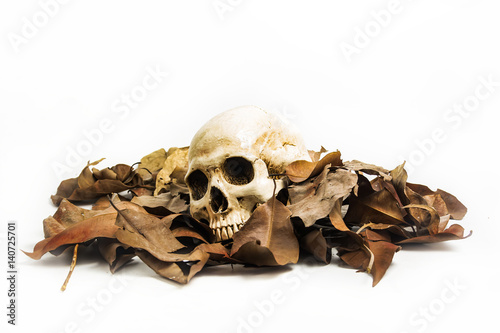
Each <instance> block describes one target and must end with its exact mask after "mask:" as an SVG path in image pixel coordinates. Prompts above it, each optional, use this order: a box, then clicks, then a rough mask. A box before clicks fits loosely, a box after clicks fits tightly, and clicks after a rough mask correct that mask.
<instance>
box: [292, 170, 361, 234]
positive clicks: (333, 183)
mask: <svg viewBox="0 0 500 333" xmlns="http://www.w3.org/2000/svg"><path fill="white" fill-rule="evenodd" d="M356 182H357V176H356V174H354V173H351V172H349V171H347V170H344V169H337V170H329V168H327V167H325V168H324V169H323V172H322V173H321V174H320V175H319V176H317V177H316V178H315V179H314V180H311V181H308V182H304V183H302V184H294V185H291V186H290V188H289V195H290V202H291V205H289V206H288V209H290V210H291V211H292V216H297V217H299V218H300V219H301V220H302V222H303V223H304V225H305V226H306V227H309V226H311V225H313V224H314V223H315V222H316V221H317V220H319V219H321V218H323V217H327V216H328V215H329V214H330V212H331V211H332V209H333V207H334V205H335V204H336V202H337V200H339V199H342V198H344V196H346V195H348V194H349V193H350V192H351V191H352V189H353V188H354V186H355V185H356Z"/></svg>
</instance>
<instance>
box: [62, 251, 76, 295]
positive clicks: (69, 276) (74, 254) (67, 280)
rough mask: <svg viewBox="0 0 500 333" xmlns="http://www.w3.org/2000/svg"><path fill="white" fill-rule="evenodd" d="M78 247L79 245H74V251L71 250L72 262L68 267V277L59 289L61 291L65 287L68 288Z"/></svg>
mask: <svg viewBox="0 0 500 333" xmlns="http://www.w3.org/2000/svg"><path fill="white" fill-rule="evenodd" d="M78 245H80V244H76V245H75V249H74V250H73V260H72V261H71V266H70V267H69V273H68V276H67V277H66V280H65V281H64V284H63V285H62V287H61V291H65V290H66V287H67V286H68V282H69V279H70V278H71V274H73V271H74V270H75V266H76V258H77V254H78Z"/></svg>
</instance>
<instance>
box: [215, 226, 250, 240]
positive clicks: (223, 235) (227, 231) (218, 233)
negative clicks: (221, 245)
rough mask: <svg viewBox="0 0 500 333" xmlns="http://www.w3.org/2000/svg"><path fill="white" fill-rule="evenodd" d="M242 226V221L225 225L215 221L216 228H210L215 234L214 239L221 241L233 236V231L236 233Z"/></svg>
mask: <svg viewBox="0 0 500 333" xmlns="http://www.w3.org/2000/svg"><path fill="white" fill-rule="evenodd" d="M242 226H243V223H239V224H233V225H227V226H222V227H221V226H220V224H219V223H217V224H216V228H214V229H212V231H213V233H214V235H215V241H216V242H221V241H224V240H227V239H231V238H233V235H234V234H235V233H237V232H238V230H240V229H241V227H242Z"/></svg>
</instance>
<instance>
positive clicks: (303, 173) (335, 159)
mask: <svg viewBox="0 0 500 333" xmlns="http://www.w3.org/2000/svg"><path fill="white" fill-rule="evenodd" d="M328 164H330V165H331V166H341V165H342V159H341V158H340V152H339V151H338V150H337V151H335V152H332V153H329V154H327V155H325V156H324V157H323V158H322V159H321V160H319V161H317V162H309V161H305V160H301V161H295V162H292V163H291V164H289V165H288V166H287V167H286V170H285V174H286V175H287V176H288V178H289V179H290V180H291V181H292V182H295V183H300V182H303V181H304V180H306V179H309V178H312V177H315V176H317V175H319V174H320V173H321V172H322V171H323V169H324V168H325V166H327V165H328Z"/></svg>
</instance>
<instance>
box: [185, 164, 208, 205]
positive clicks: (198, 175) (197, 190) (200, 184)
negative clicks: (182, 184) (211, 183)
mask: <svg viewBox="0 0 500 333" xmlns="http://www.w3.org/2000/svg"><path fill="white" fill-rule="evenodd" d="M186 181H187V185H188V187H189V189H190V190H191V196H192V197H193V199H194V200H200V199H201V198H203V197H204V196H205V193H207V189H208V178H207V176H205V174H204V173H203V172H201V171H200V170H195V171H193V172H191V174H190V175H189V176H188V177H187V179H186Z"/></svg>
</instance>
